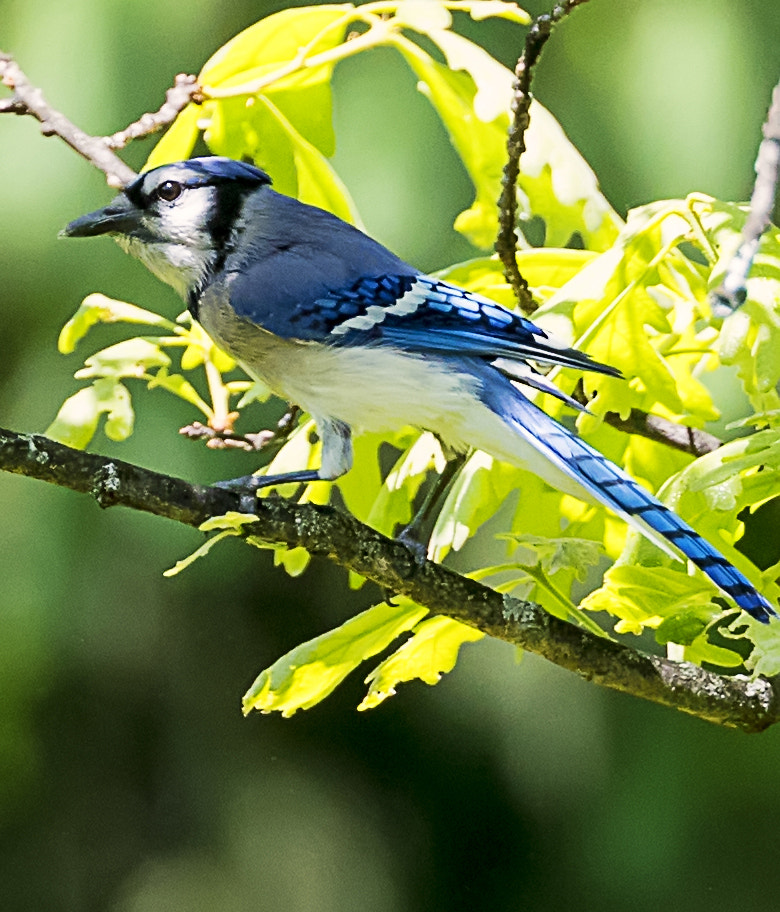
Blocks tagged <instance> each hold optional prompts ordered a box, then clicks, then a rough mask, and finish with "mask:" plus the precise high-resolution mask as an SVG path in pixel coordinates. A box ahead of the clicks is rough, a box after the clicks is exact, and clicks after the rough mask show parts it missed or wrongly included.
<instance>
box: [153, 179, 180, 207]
mask: <svg viewBox="0 0 780 912" xmlns="http://www.w3.org/2000/svg"><path fill="white" fill-rule="evenodd" d="M181 191H182V185H181V184H180V183H179V182H178V181H173V180H167V181H163V182H162V183H161V184H160V186H159V187H158V188H157V190H156V191H155V196H156V197H157V198H158V199H161V200H165V202H166V203H172V202H173V201H174V200H175V199H178V198H179V197H180V196H181Z"/></svg>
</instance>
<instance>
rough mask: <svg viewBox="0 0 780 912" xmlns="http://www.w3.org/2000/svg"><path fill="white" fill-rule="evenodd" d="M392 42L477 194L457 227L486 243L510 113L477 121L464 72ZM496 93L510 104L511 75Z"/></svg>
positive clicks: (493, 228)
mask: <svg viewBox="0 0 780 912" xmlns="http://www.w3.org/2000/svg"><path fill="white" fill-rule="evenodd" d="M394 45H395V47H397V48H398V50H399V51H400V52H401V54H402V55H403V56H404V59H405V60H406V62H407V63H408V65H409V66H410V67H411V69H412V70H413V72H414V73H415V75H416V76H417V78H418V79H419V80H420V86H419V88H420V90H421V91H422V92H423V94H424V95H425V96H426V97H427V98H428V99H429V100H430V102H431V104H432V105H433V106H434V108H435V109H436V113H437V114H438V115H439V117H440V118H441V120H442V123H443V124H444V127H445V129H446V130H447V132H448V133H449V135H450V140H451V141H452V144H453V146H454V147H455V150H456V152H457V153H458V155H459V156H460V159H461V161H462V162H463V165H464V167H465V168H466V171H467V172H468V175H469V177H470V178H471V181H472V183H473V184H474V190H475V192H476V197H475V199H474V202H473V204H472V205H471V208H470V209H468V210H467V211H466V212H463V213H461V214H460V215H459V216H458V218H457V220H456V222H455V227H456V228H457V230H458V231H461V232H462V233H463V234H465V235H466V237H468V238H469V240H470V241H471V242H472V243H473V244H475V245H476V246H477V247H482V248H490V247H492V246H493V242H494V240H495V237H496V232H497V230H498V216H497V214H496V200H497V199H498V195H499V192H500V189H501V174H502V170H503V167H504V160H505V146H506V131H507V127H508V125H509V118H508V116H507V115H506V114H505V113H503V114H501V115H500V116H498V117H496V118H495V119H494V120H493V121H491V122H484V121H481V120H480V119H479V118H478V117H477V115H476V113H475V110H474V97H475V95H476V92H477V87H476V85H475V83H474V80H473V79H472V77H471V76H469V75H468V74H467V73H462V72H461V73H456V72H453V71H452V70H450V69H448V67H446V66H444V65H443V64H441V63H437V62H436V61H435V60H433V58H432V57H430V56H429V55H428V54H426V53H425V52H424V51H422V50H421V49H420V48H419V47H418V46H417V45H416V44H414V43H412V42H411V41H408V40H407V39H404V38H401V37H399V38H398V39H397V40H396V41H395V42H394ZM506 74H507V75H506V76H505V77H502V79H504V80H505V81H506V86H505V87H502V88H501V90H500V95H499V97H500V98H502V99H503V100H504V104H505V105H506V107H508V105H509V97H510V95H509V92H510V91H511V80H512V76H511V73H510V72H509V70H507V71H506Z"/></svg>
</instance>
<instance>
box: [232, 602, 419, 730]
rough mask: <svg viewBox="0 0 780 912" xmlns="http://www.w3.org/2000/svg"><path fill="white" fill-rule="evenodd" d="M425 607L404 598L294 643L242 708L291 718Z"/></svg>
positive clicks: (415, 619) (255, 686)
mask: <svg viewBox="0 0 780 912" xmlns="http://www.w3.org/2000/svg"><path fill="white" fill-rule="evenodd" d="M426 614H427V609H425V608H421V607H420V606H419V605H415V604H414V602H411V601H409V600H408V599H405V598H399V599H397V603H396V604H389V603H386V602H385V603H382V604H381V605H375V606H374V607H373V608H369V609H368V610H367V611H364V612H362V613H361V614H359V615H357V616H356V617H354V618H351V619H350V620H348V621H346V622H345V623H344V624H342V625H341V626H340V627H337V628H336V629H335V630H331V631H329V632H328V633H324V634H322V635H321V636H319V637H316V638H315V639H313V640H309V641H308V642H307V643H303V644H301V645H300V646H296V648H295V649H293V650H291V651H290V652H288V653H287V654H286V655H285V656H282V658H280V659H278V660H277V661H276V662H274V664H273V665H272V666H271V667H270V668H267V669H266V670H265V671H263V672H261V673H260V675H259V676H258V677H257V679H256V680H255V682H254V684H253V685H252V687H251V688H250V689H249V691H248V692H247V693H246V695H245V696H244V700H243V710H244V714H248V713H249V712H251V711H252V710H253V709H257V710H260V712H263V713H269V712H281V714H282V715H283V716H285V717H288V716H291V715H292V714H293V713H294V712H296V711H297V710H299V709H309V708H311V707H312V706H314V705H316V704H317V703H319V702H320V700H322V699H324V698H325V697H326V696H327V695H328V694H329V693H331V691H333V690H334V688H336V687H337V686H338V685H339V684H340V683H341V682H342V681H343V680H344V678H345V677H346V676H347V675H348V674H349V673H350V672H351V671H352V670H353V669H355V668H356V667H357V666H358V665H359V664H360V663H361V662H363V661H364V660H365V659H367V658H370V657H371V656H373V655H376V654H377V653H378V652H381V651H382V650H383V649H385V648H386V647H387V646H388V645H389V644H390V643H391V642H392V641H393V640H394V639H395V638H396V637H397V636H399V635H400V634H402V633H403V632H404V631H406V630H410V629H411V628H412V627H414V625H415V624H417V623H418V621H420V620H421V619H422V618H423V617H424V616H425V615H426Z"/></svg>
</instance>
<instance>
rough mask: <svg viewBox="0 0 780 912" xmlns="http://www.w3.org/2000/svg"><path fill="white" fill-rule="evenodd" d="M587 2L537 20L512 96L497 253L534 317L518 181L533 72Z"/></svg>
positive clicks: (570, 0) (572, 2) (577, 0)
mask: <svg viewBox="0 0 780 912" xmlns="http://www.w3.org/2000/svg"><path fill="white" fill-rule="evenodd" d="M583 3H587V0H565V2H564V3H560V4H558V5H557V6H555V7H554V9H552V10H551V11H550V12H549V13H544V14H543V15H541V16H537V18H536V19H534V21H533V23H532V25H531V28H530V29H529V31H528V34H527V35H526V38H525V49H524V50H523V53H522V54H521V55H520V58H519V60H518V61H517V66H516V68H515V83H514V94H513V97H512V105H511V110H512V124H511V126H510V127H509V135H508V137H507V144H506V147H507V162H506V165H505V166H504V175H503V178H502V180H501V196H500V197H499V199H498V226H499V228H498V237H497V238H496V244H495V248H496V253H498V255H499V257H500V258H501V262H502V263H503V264H504V273H505V275H506V280H507V282H509V284H510V285H511V286H512V289H513V290H514V292H515V295H516V297H517V301H518V304H519V306H520V309H521V310H522V311H523V313H526V314H532V313H533V312H534V311H535V310H536V308H537V307H538V304H537V303H536V301H534V299H533V295H532V294H531V292H530V289H529V288H528V283H527V282H526V280H525V279H524V278H523V276H522V274H521V273H520V269H519V268H518V265H517V256H516V251H517V230H516V227H515V226H516V223H517V178H518V176H519V174H520V156H521V155H522V154H523V152H525V132H526V130H527V129H528V124H529V123H530V116H529V108H530V106H531V79H532V76H533V69H534V67H535V66H536V64H537V63H538V62H539V57H540V56H541V53H542V49H543V48H544V46H545V44H546V43H547V39H548V38H549V37H550V35H551V34H552V30H553V28H554V27H555V26H556V25H557V24H558V23H559V22H560V21H561V20H562V19H564V18H565V17H566V16H568V15H569V13H570V12H571V11H572V10H573V9H574V8H575V7H577V6H581V5H582V4H583Z"/></svg>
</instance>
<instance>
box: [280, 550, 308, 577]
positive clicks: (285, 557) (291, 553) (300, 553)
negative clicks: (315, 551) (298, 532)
mask: <svg viewBox="0 0 780 912" xmlns="http://www.w3.org/2000/svg"><path fill="white" fill-rule="evenodd" d="M309 561H311V554H309V552H308V551H307V550H306V549H305V548H276V549H275V550H274V566H275V567H284V570H285V572H286V573H287V575H288V576H292V577H296V576H301V575H302V574H303V572H304V571H305V570H306V568H307V567H308V566H309Z"/></svg>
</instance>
